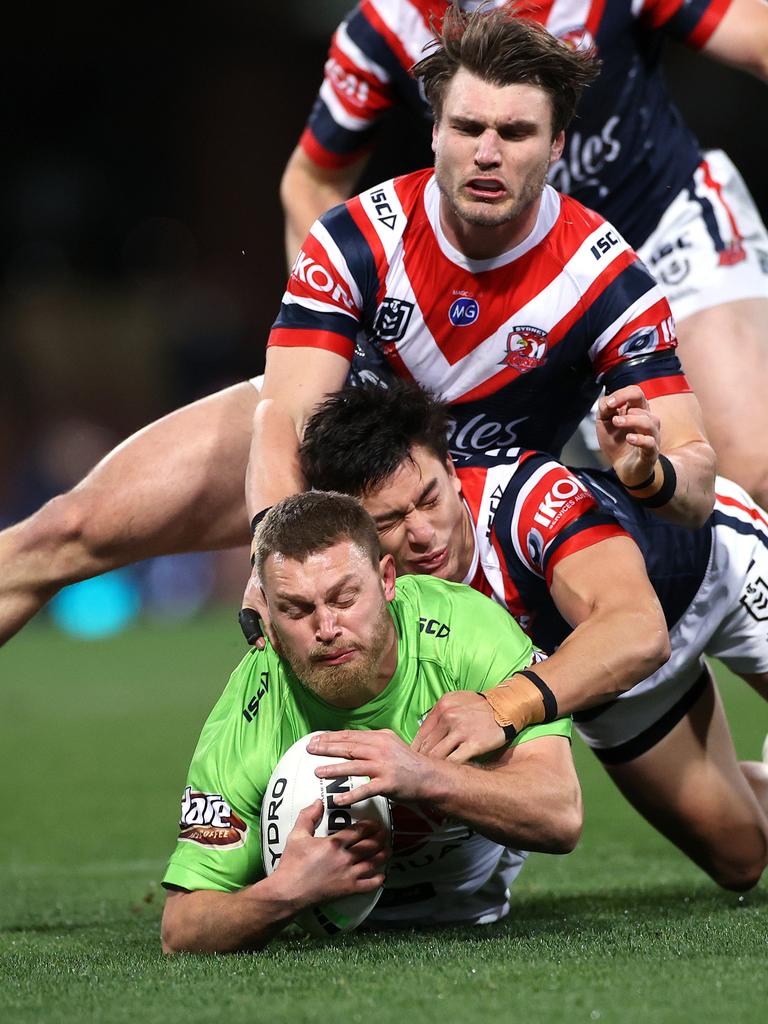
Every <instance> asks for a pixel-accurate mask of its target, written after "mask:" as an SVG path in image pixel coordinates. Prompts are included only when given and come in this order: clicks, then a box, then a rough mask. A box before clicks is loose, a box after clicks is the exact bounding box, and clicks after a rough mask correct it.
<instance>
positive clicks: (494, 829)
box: [428, 737, 582, 853]
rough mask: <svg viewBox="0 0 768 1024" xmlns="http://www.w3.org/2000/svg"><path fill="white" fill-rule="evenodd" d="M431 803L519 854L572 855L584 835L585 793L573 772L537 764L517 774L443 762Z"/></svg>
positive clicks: (506, 767) (505, 768)
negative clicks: (583, 810) (581, 835)
mask: <svg viewBox="0 0 768 1024" xmlns="http://www.w3.org/2000/svg"><path fill="white" fill-rule="evenodd" d="M553 739H554V740H555V742H558V743H564V744H566V743H567V742H568V741H567V740H566V739H564V738H561V737H554V738H553ZM428 802H429V803H430V805H431V806H433V807H435V808H436V809H437V810H439V811H441V812H443V813H444V814H448V815H450V816H451V817H454V818H457V819H458V820H459V821H463V822H464V823H465V824H467V825H469V826H470V827H472V828H473V829H475V831H477V832H480V833H481V834H482V835H484V836H487V837H488V838H489V839H492V840H494V842H497V843H501V844H502V845H504V846H512V847H514V848H515V849H519V850H530V851H532V852H538V853H570V851H571V850H572V849H573V848H574V846H575V845H576V843H577V841H578V838H579V835H580V834H581V825H582V806H581V790H580V788H579V784H578V780H577V778H576V773H575V771H573V770H572V768H571V769H570V770H567V771H564V772H562V773H560V772H556V771H554V770H553V769H551V768H546V767H543V766H542V765H541V764H539V763H538V762H536V763H535V764H531V765H526V766H525V767H524V768H523V769H521V770H519V771H516V770H512V769H510V767H509V765H504V766H493V765H488V766H485V767H479V766H477V765H459V764H455V763H454V762H452V761H442V762H440V769H439V771H437V772H436V773H435V777H434V779H433V781H432V783H431V786H430V795H429V797H428Z"/></svg>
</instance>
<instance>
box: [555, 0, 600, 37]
mask: <svg viewBox="0 0 768 1024" xmlns="http://www.w3.org/2000/svg"><path fill="white" fill-rule="evenodd" d="M591 6H592V0H555V2H554V3H553V4H552V9H551V10H550V12H549V14H548V15H547V21H546V27H547V28H548V29H549V31H550V32H551V33H552V35H553V36H556V35H559V34H560V33H561V32H568V31H570V30H572V29H579V28H584V26H585V25H586V23H587V18H588V17H589V9H590V7H591Z"/></svg>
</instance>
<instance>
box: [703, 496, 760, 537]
mask: <svg viewBox="0 0 768 1024" xmlns="http://www.w3.org/2000/svg"><path fill="white" fill-rule="evenodd" d="M715 498H716V499H717V500H718V501H719V502H720V503H721V505H731V506H732V507H733V508H739V509H741V511H742V512H746V513H747V515H748V516H750V518H752V519H754V520H755V522H756V523H762V524H763V526H765V527H766V528H767V529H768V519H766V518H765V516H764V515H763V513H762V511H761V510H760V509H759V508H757V506H755V505H751V506H750V505H745V504H744V503H743V502H741V501H737V500H736V498H731V497H729V496H726V495H725V494H718V493H717V491H715Z"/></svg>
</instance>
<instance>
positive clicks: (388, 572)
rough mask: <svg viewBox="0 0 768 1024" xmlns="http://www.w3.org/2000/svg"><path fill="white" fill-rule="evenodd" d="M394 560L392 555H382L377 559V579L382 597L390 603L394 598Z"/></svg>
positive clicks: (395, 574) (395, 573)
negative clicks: (379, 582) (381, 589)
mask: <svg viewBox="0 0 768 1024" xmlns="http://www.w3.org/2000/svg"><path fill="white" fill-rule="evenodd" d="M396 576H397V572H396V570H395V560H394V558H393V557H392V555H382V556H381V558H380V559H379V578H380V579H381V585H382V587H383V588H384V597H385V598H386V599H387V601H391V600H392V599H393V598H394V596H395V577H396Z"/></svg>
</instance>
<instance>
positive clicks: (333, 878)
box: [272, 800, 390, 911]
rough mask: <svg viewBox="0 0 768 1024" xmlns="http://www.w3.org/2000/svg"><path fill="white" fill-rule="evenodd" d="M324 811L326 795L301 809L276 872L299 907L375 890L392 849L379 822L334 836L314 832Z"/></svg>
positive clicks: (352, 827)
mask: <svg viewBox="0 0 768 1024" xmlns="http://www.w3.org/2000/svg"><path fill="white" fill-rule="evenodd" d="M337 802H338V801H337ZM322 817H323V803H322V800H315V801H314V803H312V804H310V805H309V807H305V808H304V809H303V810H302V811H301V812H300V814H299V816H298V817H297V819H296V824H295V825H294V826H293V829H292V830H291V834H290V836H289V837H288V841H287V842H286V844H285V850H284V852H283V855H282V857H281V858H280V864H279V865H278V867H277V869H276V871H275V873H274V875H273V876H272V877H273V878H275V879H277V878H278V877H279V879H280V880H281V881H282V882H283V885H284V886H285V889H286V892H287V893H288V894H289V895H290V898H291V900H292V901H293V902H295V904H296V909H297V911H298V910H303V909H304V908H305V907H312V906H314V905H315V904H316V903H324V902H325V901H326V900H335V899H339V898H340V897H342V896H354V895H357V894H359V893H366V892H373V891H374V890H376V889H378V888H379V886H381V885H383V884H384V866H385V864H386V862H387V860H388V858H389V854H390V851H389V847H388V845H387V844H388V839H389V837H388V835H387V833H386V831H385V830H384V829H383V828H382V827H381V825H379V824H378V823H377V822H374V821H358V822H355V823H354V824H353V825H350V826H349V828H345V829H341V831H339V832H336V833H335V834H334V835H332V836H316V835H315V829H316V828H317V826H318V825H319V824H320V821H321V820H322Z"/></svg>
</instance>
